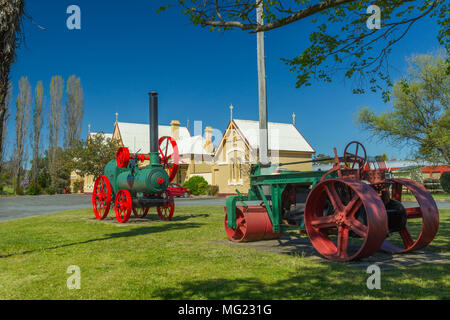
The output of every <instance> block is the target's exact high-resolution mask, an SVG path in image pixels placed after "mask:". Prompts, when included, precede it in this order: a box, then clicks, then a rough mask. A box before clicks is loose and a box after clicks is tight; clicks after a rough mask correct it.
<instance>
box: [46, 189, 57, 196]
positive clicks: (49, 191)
mask: <svg viewBox="0 0 450 320" xmlns="http://www.w3.org/2000/svg"><path fill="white" fill-rule="evenodd" d="M45 193H47V194H50V195H52V194H55V193H56V190H55V189H54V188H53V187H48V188H46V189H45Z"/></svg>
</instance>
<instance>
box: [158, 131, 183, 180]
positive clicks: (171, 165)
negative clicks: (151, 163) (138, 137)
mask: <svg viewBox="0 0 450 320" xmlns="http://www.w3.org/2000/svg"><path fill="white" fill-rule="evenodd" d="M158 143H159V153H160V158H161V164H162V165H163V168H164V170H168V173H169V182H172V180H173V179H174V178H175V176H176V175H177V171H178V165H179V153H178V146H177V143H176V141H175V139H172V138H171V137H161V138H159V142H158Z"/></svg>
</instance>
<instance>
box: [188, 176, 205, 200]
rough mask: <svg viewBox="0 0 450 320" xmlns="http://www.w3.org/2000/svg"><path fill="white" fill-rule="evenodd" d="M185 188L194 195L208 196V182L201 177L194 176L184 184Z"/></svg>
mask: <svg viewBox="0 0 450 320" xmlns="http://www.w3.org/2000/svg"><path fill="white" fill-rule="evenodd" d="M183 187H185V188H188V189H189V190H190V191H191V194H193V195H196V196H197V195H199V194H207V188H208V181H206V180H205V178H203V177H200V176H193V177H191V178H190V179H189V180H188V181H186V182H185V183H184V184H183Z"/></svg>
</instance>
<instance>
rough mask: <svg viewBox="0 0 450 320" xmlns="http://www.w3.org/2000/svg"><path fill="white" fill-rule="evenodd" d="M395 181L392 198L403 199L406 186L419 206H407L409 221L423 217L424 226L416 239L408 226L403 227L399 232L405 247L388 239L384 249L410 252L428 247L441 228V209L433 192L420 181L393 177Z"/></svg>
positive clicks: (395, 251)
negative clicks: (434, 198)
mask: <svg viewBox="0 0 450 320" xmlns="http://www.w3.org/2000/svg"><path fill="white" fill-rule="evenodd" d="M387 181H388V182H393V185H392V199H394V200H397V201H401V200H402V189H403V187H406V188H407V189H408V190H409V191H410V192H411V193H412V194H413V196H414V197H415V198H416V200H417V204H418V207H413V208H406V218H407V221H410V220H413V219H422V228H421V231H420V234H419V236H418V237H417V239H416V240H414V239H413V238H412V236H411V234H410V232H409V230H408V228H407V226H406V227H405V228H404V229H402V230H401V231H400V232H399V234H400V237H401V239H402V242H403V247H402V248H400V247H398V246H395V245H394V244H392V243H391V242H390V241H388V240H386V241H385V242H384V243H383V246H382V249H383V250H385V251H388V252H392V253H400V252H409V251H413V250H418V249H422V248H424V247H426V246H427V245H428V244H429V243H430V242H431V241H432V240H433V239H434V237H435V235H436V233H437V231H438V228H439V211H438V208H437V206H436V202H435V201H434V200H433V197H432V196H431V194H430V193H429V192H428V191H427V189H426V188H425V187H424V186H423V185H421V184H420V183H418V182H416V181H412V180H408V179H391V180H387Z"/></svg>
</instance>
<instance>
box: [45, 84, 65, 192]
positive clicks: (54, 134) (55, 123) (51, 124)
mask: <svg viewBox="0 0 450 320" xmlns="http://www.w3.org/2000/svg"><path fill="white" fill-rule="evenodd" d="M63 91H64V80H63V78H62V77H61V76H54V77H52V80H51V82H50V112H49V114H48V131H49V141H48V142H49V146H48V150H49V152H48V164H49V172H50V177H51V179H52V186H53V187H55V183H56V179H57V172H56V168H55V163H56V152H57V150H58V143H59V133H60V129H61V99H62V96H63Z"/></svg>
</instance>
